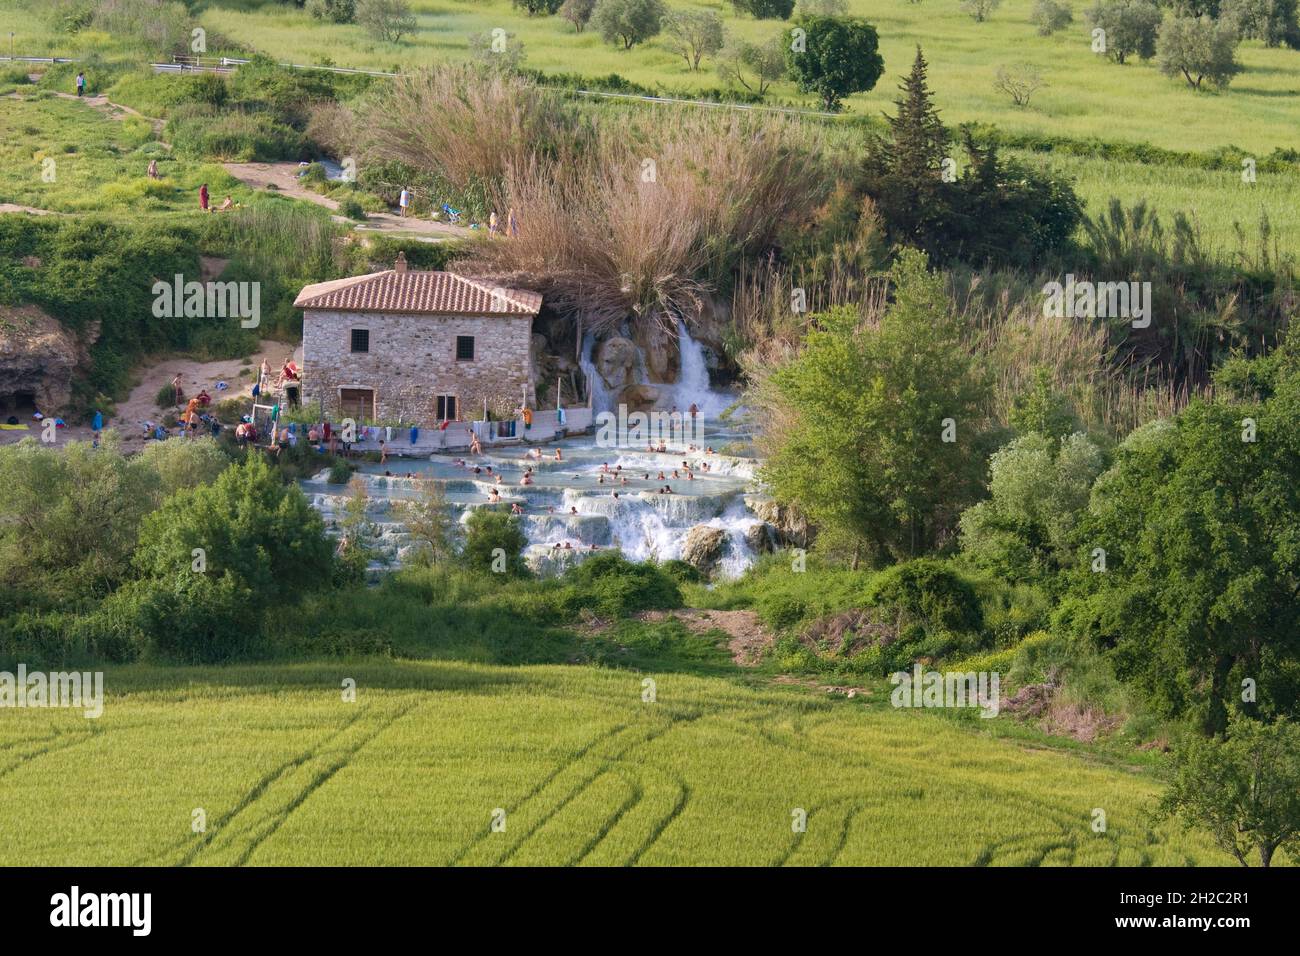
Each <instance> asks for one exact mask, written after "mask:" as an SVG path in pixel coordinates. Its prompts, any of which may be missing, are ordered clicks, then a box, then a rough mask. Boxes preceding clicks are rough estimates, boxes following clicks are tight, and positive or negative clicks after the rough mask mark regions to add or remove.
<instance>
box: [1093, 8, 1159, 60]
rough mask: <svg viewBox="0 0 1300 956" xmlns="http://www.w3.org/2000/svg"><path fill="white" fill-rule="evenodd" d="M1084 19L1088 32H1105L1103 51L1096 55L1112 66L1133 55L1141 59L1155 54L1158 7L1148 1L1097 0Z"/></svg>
mask: <svg viewBox="0 0 1300 956" xmlns="http://www.w3.org/2000/svg"><path fill="white" fill-rule="evenodd" d="M1084 19H1086V20H1087V21H1088V28H1089V30H1096V29H1098V28H1100V29H1102V30H1105V31H1106V48H1105V49H1104V50H1102V51H1100V52H1102V53H1104V54H1105V55H1106V57H1108V58H1109V59H1112V60H1114V61H1115V62H1116V63H1123V62H1124V61H1125V60H1127V59H1128V58H1129V57H1130V56H1133V55H1134V54H1136V55H1137V56H1139V57H1141V58H1142V59H1144V60H1149V59H1151V58H1152V57H1153V56H1155V55H1156V31H1157V30H1158V29H1159V28H1160V8H1159V7H1157V6H1156V5H1155V4H1154V3H1151V2H1149V0H1097V3H1096V4H1095V5H1094V6H1093V7H1091V8H1090V9H1089V10H1088V11H1087V12H1086V13H1085V14H1084Z"/></svg>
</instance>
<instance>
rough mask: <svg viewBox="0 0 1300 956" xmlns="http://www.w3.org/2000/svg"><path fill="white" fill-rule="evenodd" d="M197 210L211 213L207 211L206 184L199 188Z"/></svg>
mask: <svg viewBox="0 0 1300 956" xmlns="http://www.w3.org/2000/svg"><path fill="white" fill-rule="evenodd" d="M199 208H200V209H202V210H203V211H204V212H211V210H210V209H208V184H207V183H204V184H203V185H202V186H200V187H199Z"/></svg>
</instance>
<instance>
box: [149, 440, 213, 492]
mask: <svg viewBox="0 0 1300 956" xmlns="http://www.w3.org/2000/svg"><path fill="white" fill-rule="evenodd" d="M140 463H141V464H142V465H144V466H145V467H146V468H148V469H149V470H150V471H151V472H153V473H154V474H155V475H157V476H158V493H159V494H160V495H162V496H163V497H166V496H168V495H172V494H175V493H176V492H178V491H183V490H185V489H186V488H197V487H198V486H199V485H207V484H211V483H212V482H213V481H215V480H216V478H217V476H218V475H220V474H221V473H222V472H223V471H225V470H226V466H227V465H229V464H230V458H229V456H227V455H226V453H225V452H224V451H222V450H221V447H220V446H219V445H218V444H217V443H216V441H214V440H213V439H211V438H195V439H189V440H187V441H163V442H150V443H149V444H147V445H145V447H144V451H142V452H141V453H140Z"/></svg>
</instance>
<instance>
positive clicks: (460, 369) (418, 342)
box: [302, 310, 535, 424]
mask: <svg viewBox="0 0 1300 956" xmlns="http://www.w3.org/2000/svg"><path fill="white" fill-rule="evenodd" d="M532 325H533V320H532V317H531V316H491V317H488V316H478V317H471V316H451V315H421V314H402V313H389V312H341V311H331V310H323V311H315V310H307V311H306V312H305V313H304V314H303V323H302V349H303V369H302V377H303V400H304V401H306V402H316V401H320V402H321V403H322V404H323V405H324V408H325V410H326V412H327V413H328V414H331V415H339V414H340V413H341V412H342V411H343V397H344V390H345V389H347V390H356V389H362V390H365V389H368V390H371V391H373V394H374V411H373V412H372V413H371V414H370V415H365V414H364V413H363V417H364V418H368V419H369V418H373V419H375V420H378V421H386V422H414V423H420V424H424V423H431V422H435V421H438V420H439V419H440V418H441V417H442V415H440V414H439V408H438V401H437V399H438V396H446V395H451V396H454V397H455V399H456V409H455V412H456V415H455V417H456V418H458V419H478V418H481V417H482V415H483V402H484V399H486V400H487V403H488V408H490V409H491V410H492V412H493V414H494V415H496V416H505V415H508V414H510V413H511V412H512V411H513V410H514V409H517V408H519V406H520V405H522V404H524V402H525V401H527V403H528V404H529V405H530V406H532V405H534V404H535V401H534V395H533V391H534V385H533V382H532V380H531V368H532V366H531V363H530V361H529V344H530V339H531V336H532ZM354 329H357V330H365V331H366V332H368V333H369V334H368V336H366V337H367V338H368V342H367V343H366V344H367V349H368V350H367V351H365V352H354V351H352V344H353V343H352V340H353V335H352V332H353V330H354ZM460 337H471V338H472V339H473V342H474V345H473V349H474V357H473V358H472V359H457V357H456V348H457V340H458V338H460ZM349 398H351V399H353V400H354V401H355V399H356V396H354V395H349ZM444 408H445V405H444ZM348 411H349V412H351V411H355V409H354V408H352V407H351V406H350V407H349V409H348Z"/></svg>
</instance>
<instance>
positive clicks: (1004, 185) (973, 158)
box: [862, 48, 1083, 267]
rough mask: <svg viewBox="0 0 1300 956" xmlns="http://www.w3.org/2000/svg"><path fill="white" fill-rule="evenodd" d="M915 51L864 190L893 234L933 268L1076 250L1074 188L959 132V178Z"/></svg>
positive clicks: (870, 155) (1078, 214) (1034, 260)
mask: <svg viewBox="0 0 1300 956" xmlns="http://www.w3.org/2000/svg"><path fill="white" fill-rule="evenodd" d="M926 70H927V65H926V62H925V59H924V57H923V56H922V55H921V51H920V48H918V49H917V53H916V60H915V62H914V63H913V65H912V71H911V74H910V75H909V76H908V77H907V78H906V79H905V80H904V82H903V86H902V97H901V98H900V99H899V100H898V104H897V105H898V112H897V115H895V116H894V117H892V118H891V119H890V132H889V135H888V136H883V137H876V138H874V139H873V140H872V141H871V143H870V145H869V148H868V151H867V156H866V161H865V163H864V167H863V184H862V189H863V191H864V192H865V194H866V195H868V196H870V197H871V199H872V200H874V202H875V204H876V206H877V208H878V209H879V211H880V214H881V216H882V217H883V219H884V223H885V226H886V229H887V231H888V233H889V237H890V239H891V240H893V241H894V242H895V243H896V244H906V245H914V246H916V247H918V248H920V249H923V250H925V251H926V252H927V253H928V254H929V255H930V257H931V258H932V259H933V260H935V261H936V262H939V263H948V262H952V261H954V260H957V261H963V262H968V263H971V264H974V265H998V266H1006V265H1013V266H1022V267H1029V266H1035V265H1037V264H1040V263H1042V262H1050V261H1052V260H1053V258H1055V257H1057V256H1060V255H1062V254H1063V253H1065V252H1068V251H1069V250H1070V249H1071V248H1072V241H1073V236H1074V233H1075V231H1076V230H1077V229H1078V227H1079V224H1080V223H1081V222H1082V219H1083V206H1082V204H1081V203H1080V202H1079V199H1078V197H1077V196H1076V195H1075V193H1074V190H1073V188H1072V186H1071V185H1070V184H1069V183H1068V182H1065V181H1062V180H1059V179H1055V178H1052V177H1050V176H1045V175H1043V174H1040V173H1038V172H1036V171H1033V170H1030V169H1028V168H1027V167H1024V166H1022V165H1021V164H1019V163H1015V162H1009V161H1005V160H1003V159H1001V158H1000V157H999V156H998V151H997V145H996V144H995V143H993V142H984V143H981V142H979V141H977V140H976V139H975V137H974V135H973V134H972V133H971V132H970V131H964V132H963V133H962V135H961V141H962V145H963V148H964V149H965V152H966V155H967V165H968V168H967V170H966V172H965V174H964V175H963V176H962V177H960V178H957V176H956V168H955V165H953V160H952V159H951V157H950V156H949V148H948V147H949V143H950V140H951V139H952V134H951V133H950V132H949V131H948V130H947V129H946V128H945V127H944V125H943V123H942V122H941V121H940V119H939V115H938V111H937V110H936V108H935V106H934V102H933V95H932V93H931V91H930V89H929V86H928V80H927V75H926Z"/></svg>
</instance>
